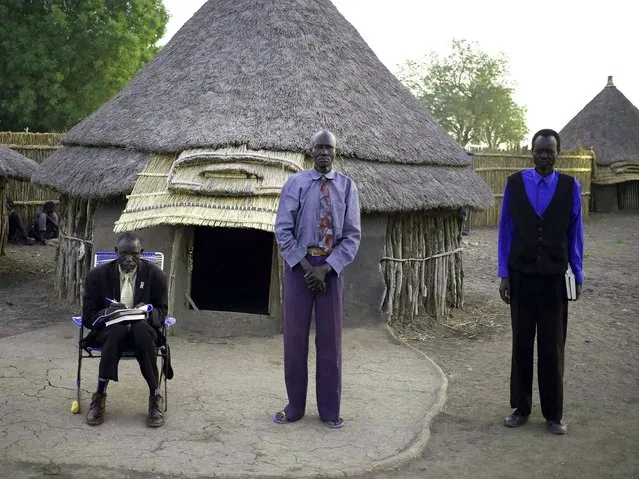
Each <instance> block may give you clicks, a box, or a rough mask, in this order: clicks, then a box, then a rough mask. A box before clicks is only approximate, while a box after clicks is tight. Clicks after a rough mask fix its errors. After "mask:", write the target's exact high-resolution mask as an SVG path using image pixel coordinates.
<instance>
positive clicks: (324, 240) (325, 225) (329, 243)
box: [319, 176, 333, 251]
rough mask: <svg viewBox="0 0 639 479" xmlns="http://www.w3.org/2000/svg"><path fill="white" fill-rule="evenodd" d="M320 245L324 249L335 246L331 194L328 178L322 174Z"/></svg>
mask: <svg viewBox="0 0 639 479" xmlns="http://www.w3.org/2000/svg"><path fill="white" fill-rule="evenodd" d="M319 224H320V226H319V246H320V248H322V249H323V250H324V251H328V250H329V249H331V248H332V247H333V212H332V211H331V196H330V194H329V191H328V180H327V179H326V177H325V176H322V179H321V180H320V215H319Z"/></svg>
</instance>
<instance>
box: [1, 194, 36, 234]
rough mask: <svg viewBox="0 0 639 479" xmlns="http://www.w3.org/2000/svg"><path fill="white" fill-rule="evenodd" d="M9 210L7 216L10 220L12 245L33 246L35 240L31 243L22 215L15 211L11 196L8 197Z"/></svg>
mask: <svg viewBox="0 0 639 479" xmlns="http://www.w3.org/2000/svg"><path fill="white" fill-rule="evenodd" d="M7 209H8V212H7V216H8V219H9V221H8V223H9V234H8V236H7V239H8V241H9V242H10V243H19V244H31V243H32V241H33V240H31V242H30V241H29V238H28V237H27V230H26V229H25V227H24V224H23V223H22V220H21V219H20V215H19V214H18V212H17V211H16V210H15V209H14V203H13V198H11V197H10V196H7Z"/></svg>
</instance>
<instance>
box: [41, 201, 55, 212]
mask: <svg viewBox="0 0 639 479" xmlns="http://www.w3.org/2000/svg"><path fill="white" fill-rule="evenodd" d="M42 211H44V212H45V213H51V212H53V211H55V204H54V203H53V201H47V202H46V203H45V204H44V206H43V207H42Z"/></svg>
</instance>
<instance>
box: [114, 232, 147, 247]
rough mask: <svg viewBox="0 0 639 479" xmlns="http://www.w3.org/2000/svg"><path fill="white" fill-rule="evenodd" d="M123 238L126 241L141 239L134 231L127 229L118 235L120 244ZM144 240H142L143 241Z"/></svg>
mask: <svg viewBox="0 0 639 479" xmlns="http://www.w3.org/2000/svg"><path fill="white" fill-rule="evenodd" d="M123 240H126V241H140V237H139V236H138V235H137V234H136V233H134V232H133V231H125V232H124V233H122V234H121V235H120V236H118V244H120V243H121V242H122V241H123ZM141 242H142V241H140V243H141Z"/></svg>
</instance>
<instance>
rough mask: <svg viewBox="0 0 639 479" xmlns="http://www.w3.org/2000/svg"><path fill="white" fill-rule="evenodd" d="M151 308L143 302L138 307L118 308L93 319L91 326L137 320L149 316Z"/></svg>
mask: <svg viewBox="0 0 639 479" xmlns="http://www.w3.org/2000/svg"><path fill="white" fill-rule="evenodd" d="M152 310H153V306H151V305H150V304H145V305H143V306H140V307H139V308H128V309H118V310H117V311H113V312H112V313H109V314H103V315H102V316H99V317H98V318H97V319H96V320H95V321H93V326H97V325H99V324H102V323H104V324H105V325H106V326H107V327H108V326H111V325H112V324H117V323H122V322H124V321H139V320H141V319H147V318H148V317H149V311H152Z"/></svg>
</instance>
